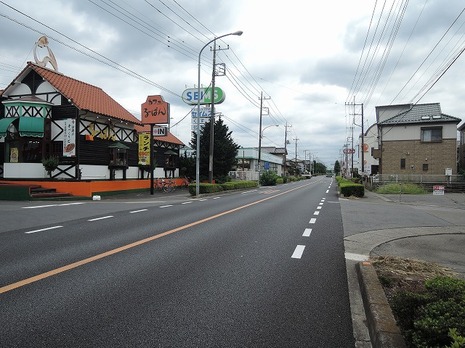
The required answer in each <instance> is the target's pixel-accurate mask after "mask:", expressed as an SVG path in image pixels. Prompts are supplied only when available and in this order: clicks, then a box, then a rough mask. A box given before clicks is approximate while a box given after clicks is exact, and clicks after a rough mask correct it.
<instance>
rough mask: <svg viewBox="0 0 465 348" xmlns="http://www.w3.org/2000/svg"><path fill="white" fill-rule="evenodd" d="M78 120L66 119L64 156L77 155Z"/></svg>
mask: <svg viewBox="0 0 465 348" xmlns="http://www.w3.org/2000/svg"><path fill="white" fill-rule="evenodd" d="M75 139H76V120H74V119H72V118H67V119H65V122H64V127H63V157H75V156H76V142H75Z"/></svg>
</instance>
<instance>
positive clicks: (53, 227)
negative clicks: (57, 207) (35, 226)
mask: <svg viewBox="0 0 465 348" xmlns="http://www.w3.org/2000/svg"><path fill="white" fill-rule="evenodd" d="M62 227H63V226H52V227H47V228H41V229H40V230H34V231H27V232H24V233H26V234H32V233H37V232H44V231H50V230H56V229H57V228H62Z"/></svg>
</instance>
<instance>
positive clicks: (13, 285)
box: [0, 185, 307, 294]
mask: <svg viewBox="0 0 465 348" xmlns="http://www.w3.org/2000/svg"><path fill="white" fill-rule="evenodd" d="M305 186H307V185H305ZM301 187H302V186H299V187H295V188H293V189H291V190H288V191H284V192H281V193H278V194H276V195H274V196H270V197H266V198H263V199H260V200H258V201H255V202H252V203H248V204H246V205H243V206H240V207H237V208H234V209H231V210H226V211H224V212H222V213H219V214H216V215H212V216H209V217H207V218H204V219H201V220H198V221H194V222H191V223H189V224H186V225H183V226H179V227H176V228H173V229H171V230H168V231H165V232H162V233H159V234H156V235H154V236H151V237H147V238H144V239H141V240H138V241H136V242H133V243H129V244H126V245H123V246H121V247H118V248H115V249H112V250H109V251H106V252H104V253H101V254H97V255H94V256H91V257H88V258H86V259H83V260H80V261H76V262H73V263H70V264H68V265H65V266H62V267H58V268H55V269H52V270H50V271H48V272H45V273H41V274H38V275H35V276H33V277H30V278H26V279H23V280H20V281H18V282H15V283H11V284H9V285H5V286H3V287H1V288H0V294H3V293H6V292H8V291H11V290H14V289H18V288H20V287H23V286H25V285H28V284H31V283H35V282H38V281H39V280H43V279H46V278H49V277H52V276H54V275H57V274H60V273H63V272H66V271H69V270H72V269H74V268H77V267H80V266H84V265H86V264H88V263H91V262H94V261H97V260H100V259H103V258H105V257H108V256H111V255H115V254H118V253H120V252H122V251H125V250H128V249H132V248H135V247H137V246H139V245H142V244H145V243H149V242H151V241H154V240H156V239H159V238H162V237H165V236H168V235H170V234H173V233H176V232H179V231H182V230H185V229H187V228H190V227H193V226H196V225H200V224H203V223H205V222H207V221H210V220H214V219H217V218H219V217H221V216H224V215H227V214H231V213H234V212H236V211H239V210H241V209H245V208H248V207H250V206H253V205H256V204H259V203H262V202H265V201H268V200H270V199H273V198H275V197H278V196H281V195H283V194H286V193H289V192H292V191H294V190H297V189H299V188H301Z"/></svg>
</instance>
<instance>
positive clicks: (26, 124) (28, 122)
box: [19, 117, 45, 138]
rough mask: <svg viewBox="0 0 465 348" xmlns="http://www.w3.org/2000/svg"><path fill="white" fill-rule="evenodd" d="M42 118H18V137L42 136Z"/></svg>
mask: <svg viewBox="0 0 465 348" xmlns="http://www.w3.org/2000/svg"><path fill="white" fill-rule="evenodd" d="M44 122H45V118H43V117H20V118H19V135H20V136H22V137H37V138H41V137H43V136H44Z"/></svg>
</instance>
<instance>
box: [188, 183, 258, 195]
mask: <svg viewBox="0 0 465 348" xmlns="http://www.w3.org/2000/svg"><path fill="white" fill-rule="evenodd" d="M257 186H258V183H257V182H256V181H230V182H225V183H223V184H210V183H200V184H199V193H200V194H204V193H215V192H223V191H231V190H239V189H246V188H253V187H257ZM195 191H196V184H195V183H193V184H189V193H190V194H191V196H195V194H196V192H195Z"/></svg>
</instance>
